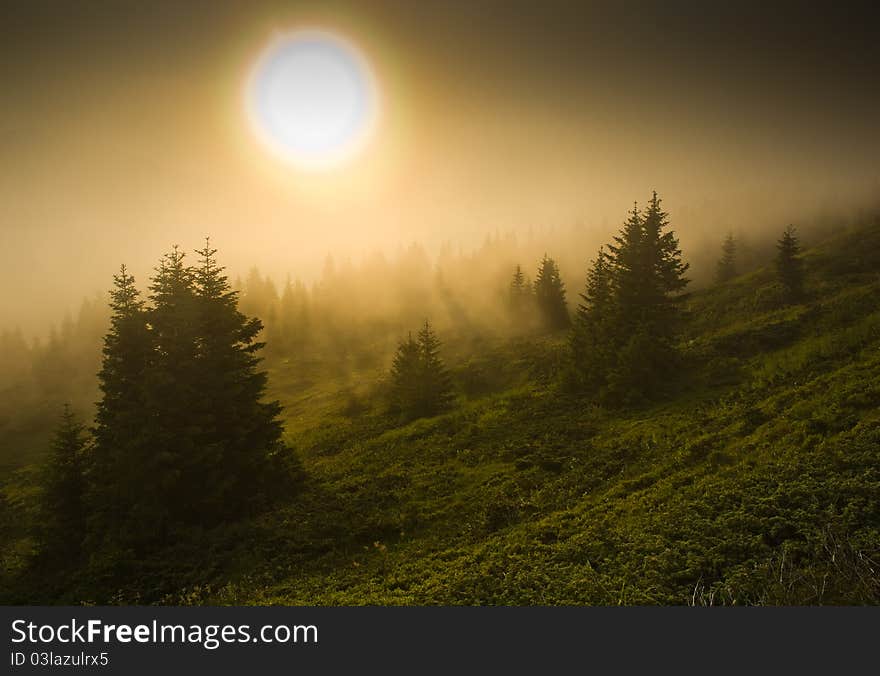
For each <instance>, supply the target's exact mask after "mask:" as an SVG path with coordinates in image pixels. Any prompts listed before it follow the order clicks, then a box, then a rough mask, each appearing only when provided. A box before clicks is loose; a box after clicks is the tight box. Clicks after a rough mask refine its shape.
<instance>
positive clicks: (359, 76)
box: [245, 30, 378, 169]
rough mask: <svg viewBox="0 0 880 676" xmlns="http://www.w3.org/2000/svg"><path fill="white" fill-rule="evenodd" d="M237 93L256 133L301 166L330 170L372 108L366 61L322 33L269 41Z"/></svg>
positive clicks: (354, 142)
mask: <svg viewBox="0 0 880 676" xmlns="http://www.w3.org/2000/svg"><path fill="white" fill-rule="evenodd" d="M245 98H246V106H247V111H248V116H249V118H250V122H251V126H252V127H253V129H254V131H255V133H256V135H257V136H258V138H260V140H261V141H262V142H263V143H265V144H266V145H267V146H268V147H269V149H270V150H272V151H273V152H274V153H276V154H277V155H279V156H280V157H281V158H282V159H284V160H285V161H288V162H290V163H291V164H294V165H296V166H298V167H300V168H303V169H327V168H332V167H335V166H338V165H339V164H341V163H342V162H344V161H345V160H347V159H348V158H350V157H351V156H353V155H354V154H355V153H357V151H359V150H360V149H361V148H362V147H363V145H364V144H365V142H366V141H367V140H368V138H369V136H370V135H371V133H372V131H373V127H374V125H375V121H376V116H377V113H378V110H377V108H378V96H377V91H376V86H375V80H374V78H373V75H372V72H371V70H370V67H369V64H368V63H367V61H366V59H365V58H364V57H363V56H362V55H361V54H360V53H359V52H358V51H357V50H356V49H355V47H354V46H353V45H351V44H350V43H348V42H347V41H345V40H343V39H342V38H340V37H339V36H337V35H334V34H333V33H330V32H328V31H324V30H299V31H295V32H292V33H286V34H283V35H281V36H279V37H277V38H275V39H274V40H273V41H272V43H271V44H270V45H269V46H268V47H267V48H266V49H265V50H264V51H263V53H262V54H261V56H260V58H259V59H258V61H257V63H256V65H255V67H254V69H253V71H252V73H251V76H250V78H249V80H248V83H247V88H246V95H245Z"/></svg>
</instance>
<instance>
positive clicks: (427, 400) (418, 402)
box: [391, 321, 452, 418]
mask: <svg viewBox="0 0 880 676" xmlns="http://www.w3.org/2000/svg"><path fill="white" fill-rule="evenodd" d="M451 400H452V383H451V380H450V377H449V373H448V371H447V370H446V367H445V365H444V364H443V360H442V359H441V358H440V341H439V340H438V339H437V336H436V334H435V333H434V331H433V329H431V326H430V324H429V323H428V322H427V321H426V322H425V325H424V326H423V327H422V329H421V330H420V331H419V333H418V337H417V338H413V336H412V334H409V335H408V337H407V338H406V340H403V341H401V342H400V344H399V345H398V348H397V353H396V354H395V355H394V360H393V362H392V365H391V409H392V411H394V412H396V413H399V414H401V415H402V416H403V417H404V418H418V417H422V416H428V415H434V414H435V413H438V412H439V411H441V410H443V409H444V408H446V407H447V406H448V405H449V404H450V403H451Z"/></svg>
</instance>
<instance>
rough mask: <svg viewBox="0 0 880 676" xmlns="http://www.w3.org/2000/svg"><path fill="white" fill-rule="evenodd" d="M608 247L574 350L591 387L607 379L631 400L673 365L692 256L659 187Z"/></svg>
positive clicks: (613, 391) (593, 277) (616, 393)
mask: <svg viewBox="0 0 880 676" xmlns="http://www.w3.org/2000/svg"><path fill="white" fill-rule="evenodd" d="M608 250H609V253H608V254H607V255H604V254H601V253H600V256H599V257H598V258H597V260H596V262H594V265H593V268H592V269H591V271H590V273H589V274H588V278H587V290H586V292H585V294H584V295H583V296H582V298H583V299H584V304H583V305H582V306H581V307H580V308H579V311H578V316H577V321H576V325H575V329H574V331H573V333H572V338H571V341H572V355H573V358H574V362H575V366H576V368H577V369H578V370H579V371H580V376H581V378H580V380H581V382H582V384H583V385H584V386H585V387H590V388H594V389H595V388H597V387H598V388H602V387H603V385H606V386H607V389H605V390H604V392H605V393H607V394H609V395H610V396H611V397H612V398H613V399H617V400H620V401H626V400H631V399H634V398H639V397H641V396H642V395H647V394H650V393H651V391H652V390H653V389H655V388H656V387H657V386H658V385H659V383H661V382H662V381H664V380H665V377H666V376H667V375H669V374H670V373H671V372H672V370H673V368H674V365H675V361H676V351H675V337H676V334H677V330H678V324H679V312H680V311H679V307H678V301H679V299H680V296H681V292H682V291H683V289H684V288H685V286H686V285H687V284H688V280H687V278H686V277H685V272H686V271H687V269H688V264H687V263H684V262H683V261H682V259H681V250H680V248H679V246H678V240H677V239H676V237H675V234H674V233H673V232H672V230H671V229H669V217H668V215H667V214H666V212H664V211H663V209H662V207H661V200H660V198H659V197H658V196H657V193H656V192H654V193H653V195H652V197H651V200H650V201H649V203H648V208H647V209H646V210H645V212H644V213H642V212H640V211H639V208H638V205H634V206H633V209H632V211H631V212H630V213H629V215H628V217H627V219H626V221H625V222H624V225H623V227H622V228H621V230H620V232H619V233H618V234H617V235H616V236H615V237H614V241H613V243H612V244H610V245H609V246H608Z"/></svg>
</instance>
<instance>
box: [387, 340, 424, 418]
mask: <svg viewBox="0 0 880 676" xmlns="http://www.w3.org/2000/svg"><path fill="white" fill-rule="evenodd" d="M420 373H421V355H420V351H419V344H418V343H417V342H416V341H415V339H414V338H413V335H412V333H410V334H409V335H408V336H407V338H406V340H402V341H401V342H400V344H399V345H398V346H397V352H396V353H395V355H394V359H393V361H392V362H391V410H392V411H393V412H395V413H399V414H401V415H408V414H409V413H410V412H411V411H412V410H413V409H414V408H415V407H416V402H417V401H418V399H419V387H420V384H419V377H420Z"/></svg>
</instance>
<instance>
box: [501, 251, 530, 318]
mask: <svg viewBox="0 0 880 676" xmlns="http://www.w3.org/2000/svg"><path fill="white" fill-rule="evenodd" d="M531 300H532V289H531V284H529V281H528V279H527V278H526V276H525V273H523V271H522V267H521V266H520V265H517V266H516V269H515V270H514V272H513V277H512V279H511V280H510V288H509V290H508V297H507V303H508V309H509V311H510V314H511V317H512V318H513V319H514V320H515V321H517V322H521V321H522V320H524V319H525V316H526V313H527V311H528V308H529V305H530V302H531Z"/></svg>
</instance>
